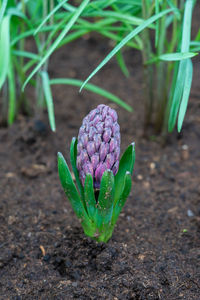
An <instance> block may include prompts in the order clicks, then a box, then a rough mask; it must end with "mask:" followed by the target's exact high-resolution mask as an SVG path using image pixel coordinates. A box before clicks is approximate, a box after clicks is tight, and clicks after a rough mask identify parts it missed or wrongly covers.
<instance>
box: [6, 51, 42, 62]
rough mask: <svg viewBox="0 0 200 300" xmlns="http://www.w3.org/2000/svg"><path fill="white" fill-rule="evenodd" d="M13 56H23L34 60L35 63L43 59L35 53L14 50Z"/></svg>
mask: <svg viewBox="0 0 200 300" xmlns="http://www.w3.org/2000/svg"><path fill="white" fill-rule="evenodd" d="M12 54H13V55H16V56H22V57H27V58H31V59H34V60H35V61H38V60H40V59H41V57H40V56H39V55H37V54H35V53H32V52H28V51H19V50H12Z"/></svg>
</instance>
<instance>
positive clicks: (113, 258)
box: [0, 37, 200, 300]
mask: <svg viewBox="0 0 200 300" xmlns="http://www.w3.org/2000/svg"><path fill="white" fill-rule="evenodd" d="M110 48H111V45H108V44H107V43H106V41H105V40H101V39H99V38H98V40H96V39H95V38H94V37H90V38H88V39H81V40H79V41H78V42H75V43H73V44H71V45H70V46H67V47H66V48H65V49H61V50H59V51H58V52H57V54H56V55H53V57H52V58H51V63H50V77H51V78H58V77H74V78H82V79H83V78H85V77H86V76H87V75H88V74H89V73H90V72H91V71H92V69H93V68H94V66H96V65H97V61H100V60H101V59H102V58H103V57H104V56H105V53H107V52H108V51H109V49H110ZM83 58H84V59H83ZM126 61H127V63H128V65H129V66H130V68H129V69H130V73H131V76H130V78H129V79H126V78H124V77H123V75H122V74H121V71H120V69H119V67H118V66H117V63H116V61H115V59H113V60H112V61H111V62H110V63H109V64H108V65H107V66H106V67H104V69H103V70H102V71H101V72H99V74H98V75H97V76H96V77H95V78H94V79H93V83H95V84H97V85H99V86H102V87H104V88H106V89H108V90H109V91H111V92H113V93H115V94H116V95H118V96H120V97H121V98H122V99H124V100H125V101H126V102H127V103H129V104H130V105H132V107H133V108H134V113H132V114H130V113H129V112H126V111H125V110H123V109H121V108H119V107H118V106H116V105H115V104H113V103H111V104H110V102H108V101H106V100H104V99H102V98H101V97H100V96H96V95H94V94H92V93H89V92H86V91H83V92H82V93H81V94H79V93H78V90H77V89H76V88H73V87H70V86H54V87H53V94H54V103H55V115H56V125H57V131H56V133H52V132H50V130H49V125H48V117H47V114H46V113H45V114H44V116H43V117H42V118H40V119H39V118H37V117H36V118H26V117H23V116H19V118H18V120H17V122H16V123H15V124H14V125H13V126H12V127H10V128H9V129H8V128H1V129H0V141H1V143H0V299H2V300H3V299H16V300H20V299H31V300H32V299H45V300H46V299H59V300H60V299H112V300H117V299H143V300H146V299H190V300H191V299H199V295H200V206H199V199H200V184H199V171H200V151H199V149H200V115H199V108H200V104H199V98H200V92H199V76H200V74H199V66H197V64H195V70H194V71H195V72H194V82H193V87H192V94H191V98H190V102H189V110H188V112H187V115H186V119H185V123H184V128H183V131H182V133H181V134H180V135H177V133H174V134H173V135H171V136H170V137H169V139H168V141H167V144H166V146H165V147H164V148H163V147H162V146H161V144H160V143H159V139H158V138H157V137H155V136H151V137H150V138H149V139H145V138H144V137H143V129H142V128H143V110H142V108H143V89H144V86H143V73H142V68H141V59H140V54H139V53H138V52H134V51H127V53H126ZM29 95H30V100H31V99H32V98H33V97H32V95H31V91H29ZM31 101H32V100H31ZM100 103H106V104H108V103H109V104H110V105H111V106H112V107H113V108H115V109H116V110H117V112H118V115H119V123H120V126H121V138H122V147H121V148H122V149H121V150H122V152H123V151H124V150H125V148H126V146H127V145H128V144H130V143H131V142H132V141H135V143H136V164H135V170H134V176H133V188H132V192H131V194H130V196H129V198H128V200H127V203H126V205H125V207H124V210H123V212H122V213H121V215H120V217H119V220H118V223H117V226H116V228H115V231H114V234H113V236H112V238H111V240H110V241H109V242H108V243H107V244H97V243H96V242H94V241H92V240H91V239H90V238H87V237H86V236H84V234H83V231H82V228H81V226H80V224H79V222H78V221H77V219H76V217H75V215H74V213H73V211H72V209H71V206H70V204H69V202H68V200H67V199H66V197H65V195H64V192H63V190H62V188H61V185H60V182H59V178H58V173H57V157H56V154H57V151H61V152H62V153H63V154H64V156H65V157H66V159H67V161H68V162H69V147H70V142H71V139H72V137H73V136H77V134H78V130H79V127H80V125H81V122H82V119H83V117H84V116H85V115H86V114H87V113H88V112H89V111H90V110H91V109H93V108H94V107H96V106H97V105H98V104H100Z"/></svg>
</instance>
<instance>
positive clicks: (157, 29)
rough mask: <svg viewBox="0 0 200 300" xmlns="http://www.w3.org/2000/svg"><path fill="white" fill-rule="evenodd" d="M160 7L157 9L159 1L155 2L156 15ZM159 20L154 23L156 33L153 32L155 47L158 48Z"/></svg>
mask: <svg viewBox="0 0 200 300" xmlns="http://www.w3.org/2000/svg"><path fill="white" fill-rule="evenodd" d="M159 10H160V7H159V0H156V1H155V12H156V14H158V13H159ZM159 29H160V28H159V20H157V21H156V31H155V47H156V48H157V46H158V38H159Z"/></svg>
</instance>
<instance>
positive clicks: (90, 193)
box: [84, 174, 97, 221]
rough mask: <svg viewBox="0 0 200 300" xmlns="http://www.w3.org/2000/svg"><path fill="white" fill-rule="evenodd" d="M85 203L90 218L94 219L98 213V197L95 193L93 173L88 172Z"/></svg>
mask: <svg viewBox="0 0 200 300" xmlns="http://www.w3.org/2000/svg"><path fill="white" fill-rule="evenodd" d="M84 192H85V203H86V207H87V212H88V215H89V218H90V219H91V220H93V221H94V219H95V215H96V205H97V203H96V199H95V195H94V187H93V178H92V175H91V174H87V175H86V178H85V186H84Z"/></svg>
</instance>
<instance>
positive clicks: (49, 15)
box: [34, 0, 68, 35]
mask: <svg viewBox="0 0 200 300" xmlns="http://www.w3.org/2000/svg"><path fill="white" fill-rule="evenodd" d="M67 1H68V0H63V1H62V2H60V3H59V4H58V5H57V6H56V7H55V8H54V9H53V10H52V11H51V12H50V13H49V14H48V15H47V16H46V18H44V20H43V21H42V22H41V23H40V25H39V26H38V27H37V29H36V30H35V32H34V35H36V34H37V33H38V31H39V30H40V29H41V27H42V26H43V25H44V24H45V23H46V22H47V21H48V20H49V19H50V18H51V16H52V15H53V14H54V13H55V12H57V10H58V9H59V8H60V7H62V6H63V4H64V3H65V2H67Z"/></svg>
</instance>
